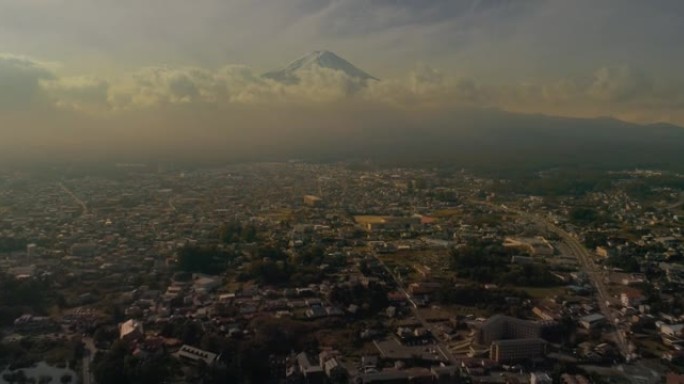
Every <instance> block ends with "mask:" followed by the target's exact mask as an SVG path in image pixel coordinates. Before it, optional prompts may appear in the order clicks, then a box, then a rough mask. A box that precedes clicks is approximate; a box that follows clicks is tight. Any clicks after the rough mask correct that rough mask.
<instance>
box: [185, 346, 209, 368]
mask: <svg viewBox="0 0 684 384" xmlns="http://www.w3.org/2000/svg"><path fill="white" fill-rule="evenodd" d="M176 357H178V359H179V360H181V361H183V362H186V363H188V364H192V365H197V364H202V363H204V364H206V365H211V364H213V363H214V362H216V360H217V358H218V355H217V354H215V353H212V352H208V351H205V350H202V349H199V348H195V347H192V346H189V345H183V346H182V347H181V348H180V349H179V350H178V352H176Z"/></svg>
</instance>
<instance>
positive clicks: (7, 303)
mask: <svg viewBox="0 0 684 384" xmlns="http://www.w3.org/2000/svg"><path fill="white" fill-rule="evenodd" d="M60 301H61V298H60V297H59V296H58V295H57V294H56V293H55V292H54V290H52V289H50V286H49V284H48V283H47V282H45V281H41V280H36V279H21V280H19V279H15V278H14V277H12V276H9V275H6V274H3V273H0V325H9V324H11V323H12V322H13V321H14V319H16V318H17V317H19V316H20V315H22V314H23V313H27V312H28V313H37V314H41V313H46V312H47V309H48V308H49V307H50V306H52V305H55V304H58V303H59V302H60Z"/></svg>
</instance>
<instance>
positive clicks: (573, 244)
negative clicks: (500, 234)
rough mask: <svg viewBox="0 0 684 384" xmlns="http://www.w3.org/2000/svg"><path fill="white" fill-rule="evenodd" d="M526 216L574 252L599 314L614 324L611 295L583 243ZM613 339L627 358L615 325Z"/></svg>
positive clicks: (621, 333)
mask: <svg viewBox="0 0 684 384" xmlns="http://www.w3.org/2000/svg"><path fill="white" fill-rule="evenodd" d="M527 217H529V218H531V219H536V220H538V221H540V222H541V223H543V224H545V225H546V228H547V229H548V230H549V231H551V232H553V233H555V234H556V235H558V236H559V237H560V238H561V239H563V241H564V242H565V243H566V244H567V245H568V246H569V247H570V249H571V251H572V253H573V254H575V256H577V260H578V261H579V264H580V267H581V268H582V269H583V270H584V272H585V273H586V274H587V275H588V277H589V280H590V281H591V283H592V285H593V286H594V288H596V297H597V300H598V305H599V309H600V310H601V314H603V316H605V318H606V319H608V321H610V323H611V324H613V325H614V326H616V320H617V317H616V316H615V312H614V311H613V310H612V309H611V308H610V306H609V302H610V299H611V297H610V294H609V293H608V289H607V288H606V284H605V280H604V275H603V272H602V271H601V268H600V267H599V266H598V265H597V264H596V262H595V261H594V258H593V257H592V255H591V254H590V253H589V251H588V250H587V248H586V247H584V245H583V244H582V243H581V242H580V241H579V240H578V239H577V238H575V237H574V236H572V235H571V234H570V233H568V232H566V231H565V230H563V229H562V228H560V227H558V226H557V225H555V224H553V223H550V222H549V221H548V220H546V219H544V218H541V217H539V216H533V215H529V214H528V216H527ZM615 339H616V341H617V345H618V348H620V352H621V353H622V356H624V357H625V358H628V359H629V356H630V350H629V342H628V341H627V338H626V337H625V334H624V331H623V330H621V329H620V328H619V327H617V326H616V331H615Z"/></svg>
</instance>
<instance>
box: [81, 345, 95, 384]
mask: <svg viewBox="0 0 684 384" xmlns="http://www.w3.org/2000/svg"><path fill="white" fill-rule="evenodd" d="M83 344H85V351H84V353H83V362H82V369H83V372H82V374H81V377H83V384H94V383H95V380H93V372H92V371H91V369H90V363H92V362H93V358H95V353H96V352H97V348H95V343H94V342H93V339H92V338H90V337H85V338H83Z"/></svg>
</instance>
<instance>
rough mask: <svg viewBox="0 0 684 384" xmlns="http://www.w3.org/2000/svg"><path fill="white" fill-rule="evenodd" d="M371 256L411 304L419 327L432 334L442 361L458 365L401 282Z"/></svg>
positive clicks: (383, 264)
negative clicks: (442, 358)
mask: <svg viewBox="0 0 684 384" xmlns="http://www.w3.org/2000/svg"><path fill="white" fill-rule="evenodd" d="M373 256H374V257H375V259H376V260H377V261H378V263H380V265H381V266H382V267H383V268H384V269H385V271H387V273H388V274H389V275H390V276H392V279H393V280H394V283H395V284H396V286H397V289H398V290H399V292H401V293H402V294H403V295H404V296H406V299H407V300H408V301H409V303H411V312H412V313H413V316H414V317H415V318H416V319H418V321H419V322H420V324H421V326H422V327H423V328H425V329H426V330H428V331H429V332H430V333H431V334H432V336H433V337H434V338H435V340H436V341H437V349H438V350H439V353H440V354H441V355H442V357H444V359H446V360H447V361H449V362H450V363H451V365H455V366H457V365H459V364H460V361H459V360H457V359H456V358H455V357H454V356H453V355H452V354H451V351H449V348H448V346H447V345H446V342H445V341H444V340H442V339H441V337H440V336H439V335H438V333H437V332H435V330H434V329H433V328H432V324H430V323H429V322H428V321H427V320H425V318H424V317H423V316H422V315H421V314H420V312H419V311H418V305H417V304H416V302H415V301H413V298H412V297H411V295H410V294H409V293H408V292H406V290H405V289H404V286H403V284H402V282H401V281H400V280H399V279H398V278H397V277H396V276H395V275H394V273H393V272H392V271H391V270H390V269H389V268H388V267H387V265H385V263H383V261H382V260H380V258H379V257H378V256H377V255H376V254H375V253H374V254H373Z"/></svg>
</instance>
